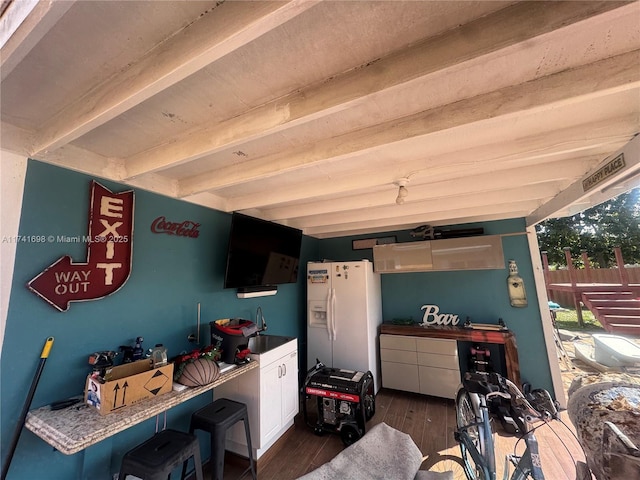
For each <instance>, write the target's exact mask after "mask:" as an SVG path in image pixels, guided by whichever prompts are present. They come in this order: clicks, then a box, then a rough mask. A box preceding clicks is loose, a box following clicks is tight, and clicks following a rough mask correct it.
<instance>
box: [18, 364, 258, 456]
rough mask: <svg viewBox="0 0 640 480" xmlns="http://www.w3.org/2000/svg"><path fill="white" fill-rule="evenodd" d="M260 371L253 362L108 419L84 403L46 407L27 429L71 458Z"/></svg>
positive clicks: (31, 414) (37, 412)
mask: <svg viewBox="0 0 640 480" xmlns="http://www.w3.org/2000/svg"><path fill="white" fill-rule="evenodd" d="M257 367H258V362H255V361H253V362H250V363H248V364H246V365H242V366H239V367H238V368H236V369H234V370H230V371H228V372H225V373H223V374H222V375H220V377H219V378H218V380H216V381H215V382H212V383H210V384H208V385H204V386H202V387H193V388H187V389H186V390H183V391H181V392H176V391H171V392H169V393H166V394H164V395H161V396H159V397H157V398H154V399H150V400H145V401H143V402H140V403H138V404H135V405H132V406H130V407H127V408H125V409H123V410H121V411H118V412H114V413H110V414H108V415H100V413H98V411H97V410H96V409H95V408H93V407H90V406H89V405H87V404H85V403H82V404H80V405H77V404H76V405H73V406H71V407H67V408H64V409H61V410H51V407H50V406H49V405H46V406H44V407H41V408H38V409H36V410H32V411H30V412H29V413H28V414H27V418H26V421H25V427H26V428H27V429H28V430H30V431H32V432H33V433H35V434H36V435H37V436H38V437H40V438H41V439H43V440H44V441H45V442H47V443H48V444H49V445H51V446H52V447H54V448H55V449H56V450H58V451H60V452H62V453H64V454H65V455H72V454H74V453H77V452H79V451H81V450H83V449H85V448H87V447H89V446H91V445H93V444H95V443H98V442H100V441H102V440H104V439H105V438H108V437H110V436H112V435H115V434H116V433H119V432H121V431H123V430H126V429H127V428H129V427H132V426H134V425H137V424H138V423H141V422H143V421H145V420H147V419H149V418H152V417H154V416H156V415H158V414H160V413H162V412H164V411H166V410H168V409H170V408H171V407H175V406H176V405H179V404H181V403H182V402H185V401H187V400H190V399H192V398H194V397H197V396H198V395H200V394H202V393H205V392H208V391H209V390H212V389H214V388H215V387H216V386H218V385H220V384H222V383H224V382H227V381H229V380H231V379H233V378H236V377H238V376H240V375H242V374H243V373H245V372H248V371H249V370H252V369H254V368H257Z"/></svg>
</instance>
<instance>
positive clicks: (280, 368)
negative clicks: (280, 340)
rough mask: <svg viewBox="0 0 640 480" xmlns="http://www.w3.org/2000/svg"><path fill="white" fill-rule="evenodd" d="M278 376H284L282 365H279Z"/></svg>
mask: <svg viewBox="0 0 640 480" xmlns="http://www.w3.org/2000/svg"><path fill="white" fill-rule="evenodd" d="M278 378H282V365H278Z"/></svg>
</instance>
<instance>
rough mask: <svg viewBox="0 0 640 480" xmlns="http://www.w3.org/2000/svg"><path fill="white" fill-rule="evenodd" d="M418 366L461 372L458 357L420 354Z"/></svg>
mask: <svg viewBox="0 0 640 480" xmlns="http://www.w3.org/2000/svg"><path fill="white" fill-rule="evenodd" d="M417 355H418V365H424V366H426V367H437V368H446V369H448V370H456V371H459V370H460V365H459V363H458V356H457V355H455V356H454V355H439V354H437V353H424V352H418V353H417Z"/></svg>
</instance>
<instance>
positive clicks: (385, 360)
mask: <svg viewBox="0 0 640 480" xmlns="http://www.w3.org/2000/svg"><path fill="white" fill-rule="evenodd" d="M380 366H381V368H382V386H383V387H385V388H393V389H394V390H404V391H407V392H416V393H419V392H420V381H419V377H418V355H417V350H416V338H415V337H405V336H403V335H380Z"/></svg>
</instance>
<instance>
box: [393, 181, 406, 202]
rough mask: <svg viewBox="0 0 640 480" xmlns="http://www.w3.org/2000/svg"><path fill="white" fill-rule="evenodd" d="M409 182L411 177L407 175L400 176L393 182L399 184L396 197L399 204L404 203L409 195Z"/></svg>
mask: <svg viewBox="0 0 640 480" xmlns="http://www.w3.org/2000/svg"><path fill="white" fill-rule="evenodd" d="M407 183H409V179H408V178H407V177H404V178H400V179H398V180H396V181H395V182H393V184H394V185H397V186H398V196H397V197H396V203H397V204H398V205H402V204H403V203H404V199H405V198H406V196H407V195H409V190H407Z"/></svg>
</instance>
